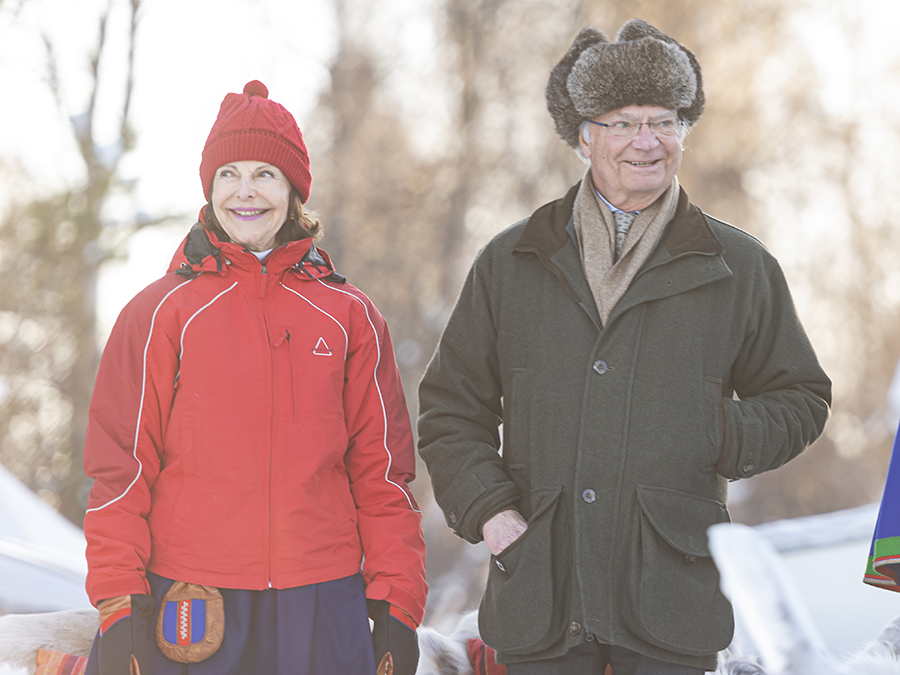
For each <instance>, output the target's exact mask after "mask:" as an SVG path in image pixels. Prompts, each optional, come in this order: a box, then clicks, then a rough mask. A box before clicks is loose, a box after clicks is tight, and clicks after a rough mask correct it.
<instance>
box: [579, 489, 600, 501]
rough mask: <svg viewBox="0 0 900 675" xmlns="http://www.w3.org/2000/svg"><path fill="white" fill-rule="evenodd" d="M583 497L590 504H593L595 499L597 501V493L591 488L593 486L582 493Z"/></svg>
mask: <svg viewBox="0 0 900 675" xmlns="http://www.w3.org/2000/svg"><path fill="white" fill-rule="evenodd" d="M581 498H582V499H583V500H584V501H586V502H587V503H588V504H593V503H594V502H595V501H597V493H596V492H594V491H593V490H591V488H588V489H587V490H585V491H584V492H582V493H581Z"/></svg>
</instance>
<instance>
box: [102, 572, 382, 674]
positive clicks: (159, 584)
mask: <svg viewBox="0 0 900 675" xmlns="http://www.w3.org/2000/svg"><path fill="white" fill-rule="evenodd" d="M147 579H148V581H149V582H150V588H151V590H152V593H153V597H154V598H156V600H157V601H161V599H162V597H163V596H164V595H165V593H166V591H168V590H169V587H170V586H171V585H172V584H173V583H174V582H173V581H172V580H171V579H166V578H164V577H160V576H157V575H155V574H148V575H147ZM220 590H221V592H222V598H223V600H224V605H225V637H224V638H223V640H222V645H221V647H219V649H218V651H217V652H216V653H215V654H213V655H212V656H210V657H209V658H208V659H206V660H205V661H200V662H199V663H191V664H185V663H178V662H177V661H172V660H170V659H168V658H166V657H165V656H164V655H163V654H162V652H161V651H160V650H159V647H158V646H157V645H156V637H155V635H151V636H149V638H150V642H151V648H152V651H153V675H258V674H259V673H266V674H270V675H326V674H327V675H331V674H333V673H341V674H345V675H357V674H358V675H373V674H374V673H375V655H374V652H373V649H372V634H371V632H370V630H369V618H368V613H367V611H366V598H365V586H364V585H363V582H362V576H361V575H359V574H354V575H353V576H350V577H346V578H344V579H336V580H334V581H326V582H323V583H320V584H311V585H309V586H299V587H297V588H287V589H280V590H276V589H270V590H264V591H243V590H233V589H226V588H223V589H220ZM154 626H155V619H154ZM97 639H98V638H95V639H94V646H93V648H92V649H91V655H90V657H89V660H88V665H87V670H86V672H85V675H99V669H98V664H97V659H96V654H97Z"/></svg>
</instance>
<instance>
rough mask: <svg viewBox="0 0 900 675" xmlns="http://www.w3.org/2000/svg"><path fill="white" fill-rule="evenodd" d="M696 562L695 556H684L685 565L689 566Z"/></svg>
mask: <svg viewBox="0 0 900 675" xmlns="http://www.w3.org/2000/svg"><path fill="white" fill-rule="evenodd" d="M696 562H697V558H696V556H692V555H686V556H684V564H685V565H688V566H691V565H694V564H695V563H696Z"/></svg>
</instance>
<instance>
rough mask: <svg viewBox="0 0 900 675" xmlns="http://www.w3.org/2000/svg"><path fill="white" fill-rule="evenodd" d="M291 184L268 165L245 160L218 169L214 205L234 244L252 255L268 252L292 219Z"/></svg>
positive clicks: (213, 191) (213, 197)
mask: <svg viewBox="0 0 900 675" xmlns="http://www.w3.org/2000/svg"><path fill="white" fill-rule="evenodd" d="M290 195H291V183H290V181H289V180H288V179H287V177H286V176H285V175H284V174H283V173H282V172H281V170H280V169H279V168H278V167H276V166H274V165H272V164H268V163H266V162H257V161H253V160H242V161H239V162H229V163H228V164H223V165H222V166H220V167H219V168H218V169H216V175H215V177H214V178H213V185H212V197H211V199H210V202H211V203H212V207H213V211H214V212H215V214H216V218H217V219H218V221H219V224H220V225H221V226H222V229H223V230H225V233H226V234H227V235H228V236H229V237H230V238H231V240H232V241H233V242H235V243H237V244H241V245H242V246H244V248H246V249H248V250H250V251H256V252H261V251H268V250H269V249H272V248H274V247H275V237H276V235H277V234H278V231H279V230H280V229H281V226H282V225H284V222H285V221H286V220H287V217H288V205H289V203H290Z"/></svg>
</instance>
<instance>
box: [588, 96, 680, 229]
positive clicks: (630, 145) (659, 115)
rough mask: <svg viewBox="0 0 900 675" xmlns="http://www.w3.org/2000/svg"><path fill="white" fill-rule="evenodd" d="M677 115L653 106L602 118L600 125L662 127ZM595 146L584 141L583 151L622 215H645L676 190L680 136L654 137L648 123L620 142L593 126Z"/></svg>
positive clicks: (596, 178)
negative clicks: (671, 187) (651, 124)
mask: <svg viewBox="0 0 900 675" xmlns="http://www.w3.org/2000/svg"><path fill="white" fill-rule="evenodd" d="M674 117H675V113H674V112H673V111H671V110H666V109H665V108H660V107H659V106H652V105H630V106H628V107H626V108H619V109H618V110H613V111H612V112H608V113H605V114H603V115H598V116H597V117H595V118H594V121H595V122H602V123H604V124H613V123H616V122H628V123H630V124H638V123H640V122H658V121H660V120H665V119H671V118H674ZM589 128H590V138H591V140H590V142H588V141H585V139H584V137H583V136H579V141H580V143H581V151H582V154H584V156H585V157H587V158H588V159H589V160H590V162H591V176H592V177H593V179H594V185H595V187H596V188H597V190H599V191H600V194H602V195H603V196H604V197H605V198H606V199H607V200H608V201H609V203H610V204H612V205H613V206H615V207H617V208H620V209H622V210H623V211H640V210H641V209H644V208H647V207H648V206H650V204H652V203H653V202H654V201H656V199H657V197H659V196H660V195H661V194H662V193H663V192H665V191H666V189H667V188H668V187H669V185H671V183H672V179H673V178H674V177H675V174H676V172H677V171H678V168H679V167H680V166H681V155H682V150H681V138H680V135H679V134H675V135H671V136H666V135H663V134H658V135H657V134H654V132H652V131H651V130H650V127H648V126H647V125H646V124H644V125H642V126H641V127H640V129H639V131H638V133H637V134H636V135H634V136H632V137H631V138H618V137H616V136H614V135H613V134H612V133H610V132H609V129H608V128H604V127H599V126H597V125H595V124H591V125H589Z"/></svg>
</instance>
